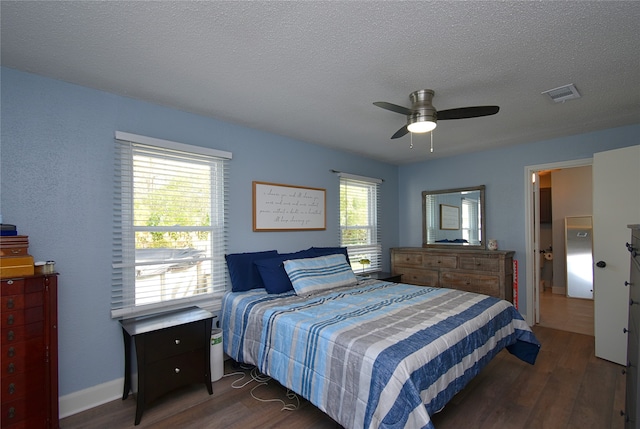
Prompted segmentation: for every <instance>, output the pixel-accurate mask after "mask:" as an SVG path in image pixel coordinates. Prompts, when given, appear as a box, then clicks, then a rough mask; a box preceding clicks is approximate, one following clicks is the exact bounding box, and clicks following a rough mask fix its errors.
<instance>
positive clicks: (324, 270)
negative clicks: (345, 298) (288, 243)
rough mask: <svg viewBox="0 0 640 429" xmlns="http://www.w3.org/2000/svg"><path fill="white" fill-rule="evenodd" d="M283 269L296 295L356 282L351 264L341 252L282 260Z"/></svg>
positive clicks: (310, 293)
mask: <svg viewBox="0 0 640 429" xmlns="http://www.w3.org/2000/svg"><path fill="white" fill-rule="evenodd" d="M284 269H285V271H286V272H287V275H288V276H289V280H291V284H292V285H293V289H294V290H295V291H296V295H313V294H314V293H318V292H322V291H325V290H328V289H333V288H336V287H340V286H348V285H352V284H356V283H358V279H356V276H355V274H353V270H352V269H351V266H350V265H349V264H347V259H346V258H345V256H344V255H342V254H339V255H338V254H336V255H328V256H321V257H319V258H306V259H294V260H291V261H284Z"/></svg>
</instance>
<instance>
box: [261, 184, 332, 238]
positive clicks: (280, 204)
mask: <svg viewBox="0 0 640 429" xmlns="http://www.w3.org/2000/svg"><path fill="white" fill-rule="evenodd" d="M252 185H253V231H255V232H264V231H323V230H326V229H327V218H326V217H327V215H326V202H327V195H326V194H327V193H326V189H323V188H310V187H306V186H296V185H286V184H281V183H269V182H259V181H254V182H252Z"/></svg>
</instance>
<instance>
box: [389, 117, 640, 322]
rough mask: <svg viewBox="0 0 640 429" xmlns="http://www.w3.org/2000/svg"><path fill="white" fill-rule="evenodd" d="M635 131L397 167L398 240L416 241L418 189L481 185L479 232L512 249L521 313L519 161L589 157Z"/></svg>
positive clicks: (630, 139)
mask: <svg viewBox="0 0 640 429" xmlns="http://www.w3.org/2000/svg"><path fill="white" fill-rule="evenodd" d="M639 135H640V125H633V126H627V127H620V128H613V129H609V130H605V131H599V132H594V133H589V134H580V135H575V136H571V137H566V138H562V139H554V140H547V141H541V142H536V143H531V144H522V145H518V146H513V147H508V148H503V149H496V150H488V151H484V152H477V153H471V154H466V155H460V156H455V157H450V158H445V159H435V160H433V161H427V162H423V163H417V164H413V165H408V166H403V167H401V168H400V172H399V177H400V180H399V185H400V187H399V188H398V196H399V199H400V207H402V208H403V209H402V210H400V213H399V216H400V232H399V234H400V236H399V241H400V244H401V245H402V246H420V245H421V244H422V191H425V190H437V189H447V188H462V187H466V186H478V185H485V186H486V191H485V200H486V203H485V205H486V207H485V211H486V227H487V232H486V235H485V237H486V238H495V239H497V240H498V245H499V247H500V249H503V250H515V251H516V254H515V259H517V260H518V272H519V287H520V289H519V300H518V303H519V309H520V311H521V312H522V313H525V312H526V308H527V307H526V304H527V302H526V296H525V295H526V287H527V285H525V284H524V282H525V277H526V263H525V262H526V261H525V257H526V246H525V244H526V243H525V233H526V230H525V228H526V225H525V212H524V204H525V200H524V199H525V183H524V172H525V166H532V165H540V164H547V163H554V162H561V161H570V160H577V159H587V158H592V157H593V154H594V153H596V152H602V151H605V150H610V149H617V148H620V147H625V146H631V145H636V144H639V143H640V139H639V138H638V136H639ZM434 143H435V142H434ZM438 144H442V145H444V144H446V142H438V143H437V144H436V145H435V150H437V145H438ZM612 209H614V208H612Z"/></svg>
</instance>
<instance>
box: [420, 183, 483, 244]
mask: <svg viewBox="0 0 640 429" xmlns="http://www.w3.org/2000/svg"><path fill="white" fill-rule="evenodd" d="M485 235H486V228H485V216H484V185H482V186H476V187H472V188H458V189H443V190H440V191H423V192H422V246H423V247H450V246H464V247H469V248H482V249H484V248H485V242H486V239H485Z"/></svg>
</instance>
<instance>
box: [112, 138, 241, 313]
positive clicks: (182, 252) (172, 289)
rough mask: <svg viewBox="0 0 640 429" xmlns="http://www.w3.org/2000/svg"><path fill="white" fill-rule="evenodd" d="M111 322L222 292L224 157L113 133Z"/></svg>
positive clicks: (202, 301)
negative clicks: (114, 141)
mask: <svg viewBox="0 0 640 429" xmlns="http://www.w3.org/2000/svg"><path fill="white" fill-rule="evenodd" d="M115 152H116V160H115V225H114V246H113V278H112V298H111V316H112V317H131V316H135V315H141V314H148V313H151V312H158V311H162V310H163V309H174V308H180V307H186V306H189V305H196V304H197V305H199V306H201V307H209V308H212V307H213V305H214V298H215V297H216V296H221V295H222V293H223V292H224V291H225V289H226V282H227V280H226V279H227V274H226V265H225V260H224V254H225V250H226V215H225V211H226V182H227V180H226V173H227V169H228V166H227V163H228V160H229V159H231V154H230V153H228V152H222V151H216V150H213V149H207V148H202V147H197V146H189V145H184V144H181V143H174V142H169V141H165V140H157V139H152V138H149V137H144V136H136V135H133V134H127V133H121V132H116V151H115Z"/></svg>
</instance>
